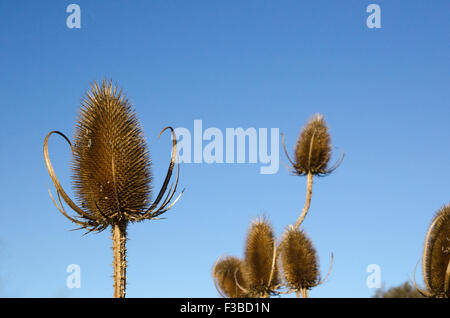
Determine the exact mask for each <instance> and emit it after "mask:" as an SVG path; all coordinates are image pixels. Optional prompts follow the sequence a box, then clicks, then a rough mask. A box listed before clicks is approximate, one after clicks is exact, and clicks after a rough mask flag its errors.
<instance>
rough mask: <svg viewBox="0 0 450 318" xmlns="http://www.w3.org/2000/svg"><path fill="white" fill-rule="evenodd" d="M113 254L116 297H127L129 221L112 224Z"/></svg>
mask: <svg viewBox="0 0 450 318" xmlns="http://www.w3.org/2000/svg"><path fill="white" fill-rule="evenodd" d="M112 240H113V254H114V262H113V267H114V298H125V287H126V271H127V259H126V247H125V243H126V240H127V223H126V222H123V223H119V224H114V225H113V226H112Z"/></svg>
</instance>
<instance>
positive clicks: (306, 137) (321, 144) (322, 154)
mask: <svg viewBox="0 0 450 318" xmlns="http://www.w3.org/2000/svg"><path fill="white" fill-rule="evenodd" d="M282 143H283V149H284V153H285V154H286V157H287V159H288V161H289V163H290V167H288V170H290V171H291V172H292V173H293V174H294V175H297V176H306V200H305V205H304V207H303V209H302V212H301V213H300V216H299V217H298V219H297V221H296V223H295V225H294V227H295V228H299V227H300V225H301V224H302V222H303V220H304V219H305V217H306V214H307V213H308V210H309V207H310V205H311V197H312V189H313V179H314V176H319V177H320V176H322V177H323V176H327V175H329V174H330V173H332V172H333V171H334V170H336V169H337V168H338V167H339V166H340V164H341V163H342V161H343V159H344V155H345V154H344V152H343V151H342V154H341V156H340V158H339V159H338V160H337V162H336V163H335V164H334V165H332V166H329V162H330V158H331V155H332V146H331V137H330V134H329V131H328V126H327V124H326V122H325V119H324V117H323V115H322V114H315V115H314V116H313V117H312V118H311V119H310V120H309V121H308V123H307V124H306V126H305V127H304V128H303V129H302V131H301V132H300V135H299V137H298V139H297V142H296V144H295V148H294V160H291V158H290V157H289V154H288V152H287V150H286V144H285V137H284V134H282Z"/></svg>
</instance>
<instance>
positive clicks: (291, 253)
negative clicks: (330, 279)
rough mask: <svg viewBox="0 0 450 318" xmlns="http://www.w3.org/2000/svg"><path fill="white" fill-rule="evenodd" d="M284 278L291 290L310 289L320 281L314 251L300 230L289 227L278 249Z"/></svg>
mask: <svg viewBox="0 0 450 318" xmlns="http://www.w3.org/2000/svg"><path fill="white" fill-rule="evenodd" d="M279 253H280V259H281V265H282V268H283V275H284V278H285V280H286V282H287V284H288V285H289V287H290V288H291V289H292V290H295V291H299V290H302V289H307V290H309V289H311V288H312V287H314V286H317V285H318V284H319V281H320V273H319V264H318V259H317V254H316V250H315V249H314V247H313V244H312V242H311V240H310V239H309V238H308V237H307V236H306V235H305V233H304V232H303V231H301V230H298V229H297V228H294V227H289V228H288V229H287V230H286V231H285V233H284V234H283V238H282V241H281V243H280V247H279Z"/></svg>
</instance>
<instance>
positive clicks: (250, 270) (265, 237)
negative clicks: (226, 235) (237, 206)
mask: <svg viewBox="0 0 450 318" xmlns="http://www.w3.org/2000/svg"><path fill="white" fill-rule="evenodd" d="M244 263H245V278H246V280H247V282H248V285H249V290H250V294H251V295H253V296H252V297H267V296H269V295H270V293H272V292H274V291H275V289H276V285H277V284H278V283H279V273H278V268H277V264H276V241H275V236H274V233H273V230H272V226H271V224H270V223H269V221H268V220H267V219H265V218H261V219H258V220H256V221H254V222H252V224H251V226H250V229H249V232H248V235H247V242H246V246H245V260H244Z"/></svg>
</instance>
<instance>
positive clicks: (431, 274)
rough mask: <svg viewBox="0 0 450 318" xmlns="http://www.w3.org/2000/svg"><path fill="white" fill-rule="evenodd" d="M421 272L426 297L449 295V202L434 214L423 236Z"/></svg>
mask: <svg viewBox="0 0 450 318" xmlns="http://www.w3.org/2000/svg"><path fill="white" fill-rule="evenodd" d="M422 272H423V278H424V281H425V286H426V289H427V290H425V291H424V290H421V289H420V288H418V287H417V285H416V284H415V286H416V289H417V290H418V291H419V292H420V293H421V294H422V295H423V296H426V297H447V298H449V297H450V204H449V205H444V206H443V207H442V208H441V209H440V210H439V211H438V212H437V213H436V215H435V217H434V218H433V221H432V222H431V225H430V227H429V229H428V232H427V235H426V238H425V247H424V251H423V257H422Z"/></svg>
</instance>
